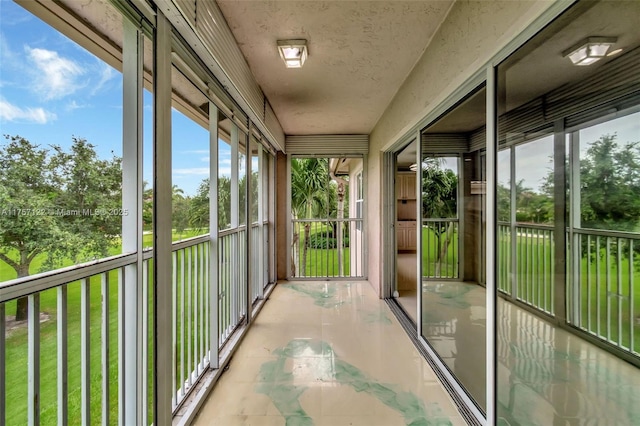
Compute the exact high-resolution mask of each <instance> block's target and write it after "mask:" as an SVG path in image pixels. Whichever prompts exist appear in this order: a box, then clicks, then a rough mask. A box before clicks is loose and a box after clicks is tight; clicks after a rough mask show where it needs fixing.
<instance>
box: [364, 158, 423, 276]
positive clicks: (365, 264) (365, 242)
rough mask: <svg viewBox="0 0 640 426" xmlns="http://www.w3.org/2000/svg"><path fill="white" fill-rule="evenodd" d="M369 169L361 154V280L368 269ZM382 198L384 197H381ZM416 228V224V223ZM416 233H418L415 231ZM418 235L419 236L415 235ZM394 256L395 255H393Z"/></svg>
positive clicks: (366, 159) (367, 162)
mask: <svg viewBox="0 0 640 426" xmlns="http://www.w3.org/2000/svg"><path fill="white" fill-rule="evenodd" d="M368 169H369V155H368V154H363V155H362V232H361V233H360V235H361V236H362V240H361V241H360V243H361V244H362V245H361V246H360V253H359V256H360V265H362V267H361V269H360V271H361V273H360V275H361V276H362V278H364V279H369V268H368V262H369V249H368V247H369V246H368V245H367V244H368V239H369V228H368V227H367V224H368V219H367V212H368V211H369V207H368V205H369V202H368V201H367V199H368V198H369V197H368V196H367V188H368V186H369V174H368V172H367V170H368ZM383 196H384V195H383ZM416 226H417V222H416ZM421 228H422V227H421V226H418V227H417V229H421ZM416 232H418V231H417V230H416ZM417 235H420V234H417ZM394 256H395V253H394Z"/></svg>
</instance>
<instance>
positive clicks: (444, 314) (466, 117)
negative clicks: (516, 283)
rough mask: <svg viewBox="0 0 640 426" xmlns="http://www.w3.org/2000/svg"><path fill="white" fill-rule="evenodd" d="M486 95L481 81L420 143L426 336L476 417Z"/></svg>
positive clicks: (482, 378) (480, 374)
mask: <svg viewBox="0 0 640 426" xmlns="http://www.w3.org/2000/svg"><path fill="white" fill-rule="evenodd" d="M485 101H486V91H485V90H484V88H483V87H479V88H478V89H477V90H476V91H475V92H472V93H471V94H470V95H469V96H468V97H467V98H466V99H464V100H463V101H461V102H460V103H459V104H458V105H456V106H455V107H454V108H452V110H450V111H449V112H447V113H446V114H445V115H444V116H443V117H441V118H440V119H439V120H437V121H436V122H435V123H433V124H432V125H430V126H429V127H427V128H426V129H424V130H423V131H422V135H421V138H422V141H421V142H422V143H421V148H420V149H421V158H422V162H421V163H422V164H421V174H420V185H421V188H420V192H421V200H420V203H419V206H420V212H421V215H420V218H421V241H420V249H421V250H420V258H421V269H422V272H421V274H420V275H421V278H422V279H421V280H420V281H421V283H420V284H421V285H420V297H421V305H422V307H421V312H420V319H421V335H422V337H423V338H424V339H425V341H426V343H427V344H428V345H429V347H430V348H431V349H432V350H433V352H435V355H436V356H437V357H436V362H437V363H439V365H440V366H441V369H442V371H443V372H444V374H445V376H446V377H447V379H448V381H449V382H450V384H451V386H452V387H453V388H454V389H456V393H457V394H459V395H460V397H461V398H462V399H463V400H464V404H465V405H466V406H468V407H470V409H471V410H472V412H473V414H474V416H476V417H477V418H482V416H483V414H482V411H483V410H484V409H485V407H486V375H485V371H486V370H485V368H486V349H485V348H486V341H485V335H486V291H485V288H484V286H483V285H482V284H483V269H482V266H481V265H482V264H483V263H485V258H484V252H483V251H482V246H483V244H484V239H483V236H484V235H485V223H484V220H485V217H486V208H485V200H484V192H485V187H486V185H485V184H484V181H483V175H482V167H483V166H482V160H483V158H484V155H483V152H484V151H485V146H486V136H485V127H484V125H485V107H486V103H485Z"/></svg>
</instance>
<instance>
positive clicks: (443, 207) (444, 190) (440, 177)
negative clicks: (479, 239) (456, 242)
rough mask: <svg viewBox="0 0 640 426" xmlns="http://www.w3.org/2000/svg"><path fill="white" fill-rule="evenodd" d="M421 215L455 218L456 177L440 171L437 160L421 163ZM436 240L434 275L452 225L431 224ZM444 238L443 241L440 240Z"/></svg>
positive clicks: (451, 232)
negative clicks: (436, 250)
mask: <svg viewBox="0 0 640 426" xmlns="http://www.w3.org/2000/svg"><path fill="white" fill-rule="evenodd" d="M421 181H422V212H423V213H422V214H423V217H425V218H450V217H456V216H457V199H458V195H457V192H458V176H457V175H456V174H455V173H454V172H453V170H451V169H442V167H441V160H440V159H438V158H433V157H430V158H425V159H424V160H423V162H422V179H421ZM431 229H432V230H433V232H434V233H435V235H436V238H437V246H438V248H439V249H438V253H437V257H436V265H437V266H436V274H439V273H440V265H441V263H442V258H444V257H445V256H446V254H447V250H448V248H449V244H450V242H451V238H452V237H453V224H452V223H449V224H447V223H446V222H435V223H433V224H432V228H431ZM443 236H444V241H442V238H443Z"/></svg>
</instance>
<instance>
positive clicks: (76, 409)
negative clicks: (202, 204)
mask: <svg viewBox="0 0 640 426" xmlns="http://www.w3.org/2000/svg"><path fill="white" fill-rule="evenodd" d="M196 235H199V233H198V232H196V231H186V232H183V233H182V234H174V237H173V239H174V241H177V240H180V239H185V238H190V237H193V236H196ZM152 240H153V238H152V235H144V244H145V246H150V245H151V242H152ZM119 252H120V249H119V248H117V247H116V248H113V249H112V250H111V251H110V254H112V255H113V254H117V253H119ZM42 262H44V256H38V257H37V258H36V259H34V262H33V264H32V272H37V271H38V269H39V268H40V265H41V264H42ZM71 264H72V262H71V261H70V260H68V259H67V260H65V261H64V262H63V266H69V265H71ZM151 266H152V265H150V267H151ZM179 268H180V267H179V266H178V272H179V270H180V269H179ZM15 276H16V274H15V271H14V270H13V269H12V268H10V267H9V266H8V265H6V264H5V263H4V262H2V261H0V280H2V281H6V280H9V279H13V278H15ZM108 276H109V384H110V387H109V406H110V410H109V413H110V421H111V423H113V422H115V421H117V415H118V387H117V383H118V276H117V272H116V271H111V272H110V273H109V274H108ZM152 282H153V281H152V277H150V291H151V290H152V287H151V284H152ZM89 287H90V319H89V328H90V355H89V359H90V383H91V386H90V389H91V390H90V394H91V396H90V398H91V400H90V401H91V403H90V407H91V423H92V424H97V423H100V419H101V413H102V382H103V377H102V358H101V357H102V354H101V350H102V349H101V347H102V331H101V327H102V317H101V316H102V289H101V277H100V276H94V277H91V278H90V286H89ZM80 288H81V284H80V282H78V281H76V282H72V283H69V284H67V304H68V306H67V310H68V315H67V321H68V325H67V333H68V357H67V360H68V394H69V396H68V398H69V403H68V407H69V408H68V409H69V424H70V425H76V424H80V409H81V408H80V407H81V382H80V380H81V378H80V375H81V368H80V362H81V358H80V356H81V338H80V324H81V318H80V306H81V304H80V296H81V290H80ZM193 291H195V287H194V288H193V290H192V295H193V294H194V293H193ZM187 294H188V292H187ZM200 297H201V295H200ZM151 300H152V294H150V295H149V303H150V306H149V310H150V314H149V317H150V318H152V304H151ZM178 302H180V299H178ZM15 305H16V302H15V301H11V302H7V303H6V304H5V314H6V315H7V316H11V315H14V314H15ZM40 311H41V312H42V313H44V314H45V316H46V318H47V320H45V321H42V322H41V324H40V353H41V355H40V407H41V424H55V423H56V422H57V410H58V404H57V376H58V374H57V335H58V333H57V317H56V314H57V289H50V290H46V291H43V292H41V293H40ZM201 314H202V313H201V312H199V315H201ZM180 325H181V322H180V320H179V321H178V341H180V329H181V327H180ZM149 327H152V324H151V323H150V324H149ZM27 338H28V336H27V327H26V324H23V325H21V326H18V327H16V328H13V329H12V330H9V331H8V333H7V336H6V370H5V372H6V389H7V412H6V414H5V413H3V414H5V419H6V424H7V425H23V424H26V423H27V396H28V393H27V392H28V387H27V386H28V384H27V383H28V380H27V379H28V376H27V360H28V341H27ZM193 342H197V343H198V344H199V343H200V342H199V341H198V340H197V337H196V338H194V339H193V340H192V344H193ZM152 343H153V341H152V340H151V336H150V342H149V345H148V347H149V348H150V351H151V350H152V348H153V344H152ZM178 349H180V347H179V348H178ZM180 354H181V352H180V350H178V360H179V359H180V356H181V355H180ZM151 368H152V353H149V369H150V371H151ZM176 386H177V387H179V384H177V385H176ZM149 389H150V390H149V392H151V383H149ZM148 408H149V412H151V410H152V406H149V407H148Z"/></svg>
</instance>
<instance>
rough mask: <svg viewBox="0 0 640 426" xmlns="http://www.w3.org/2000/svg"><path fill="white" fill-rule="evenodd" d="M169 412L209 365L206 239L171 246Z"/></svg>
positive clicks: (195, 239) (207, 241)
mask: <svg viewBox="0 0 640 426" xmlns="http://www.w3.org/2000/svg"><path fill="white" fill-rule="evenodd" d="M172 261H173V279H172V293H173V306H172V319H173V321H172V324H173V328H172V342H173V345H172V347H173V360H174V362H173V376H172V377H173V389H174V393H173V398H172V403H173V409H174V410H175V409H176V408H177V407H178V406H179V405H180V404H181V403H182V401H183V400H184V398H185V397H186V396H187V395H188V394H189V391H190V390H191V389H192V388H193V386H194V385H195V384H196V383H197V382H198V380H199V378H200V377H201V376H202V374H204V373H205V372H206V371H207V369H208V368H209V365H210V361H211V359H210V351H209V348H210V342H209V336H210V334H209V324H210V321H209V318H210V313H209V312H210V309H209V306H210V300H211V298H210V294H209V271H210V268H209V236H208V235H204V236H199V237H195V238H191V239H188V240H183V241H180V242H178V243H174V244H173V249H172Z"/></svg>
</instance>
